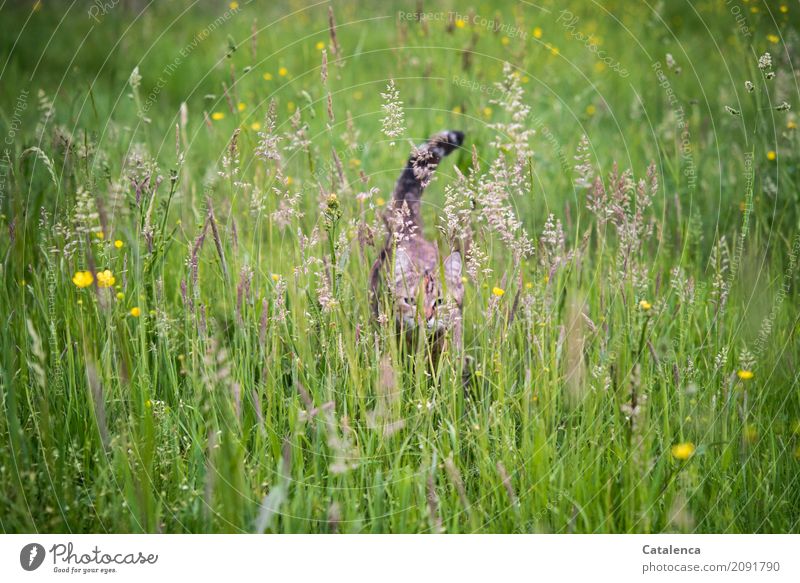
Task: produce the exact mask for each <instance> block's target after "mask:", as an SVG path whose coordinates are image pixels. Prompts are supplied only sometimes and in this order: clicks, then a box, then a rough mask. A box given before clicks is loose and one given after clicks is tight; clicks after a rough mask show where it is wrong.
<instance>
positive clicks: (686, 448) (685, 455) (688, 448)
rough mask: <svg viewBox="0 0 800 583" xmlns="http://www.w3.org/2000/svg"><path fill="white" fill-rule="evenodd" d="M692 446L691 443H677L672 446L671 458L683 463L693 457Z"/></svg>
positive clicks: (693, 448)
mask: <svg viewBox="0 0 800 583" xmlns="http://www.w3.org/2000/svg"><path fill="white" fill-rule="evenodd" d="M694 450H695V447H694V444H693V443H692V442H691V441H687V442H686V443H677V444H675V445H673V446H672V457H674V458H675V459H676V460H681V461H685V460H688V459H689V458H690V457H692V456H693V455H694Z"/></svg>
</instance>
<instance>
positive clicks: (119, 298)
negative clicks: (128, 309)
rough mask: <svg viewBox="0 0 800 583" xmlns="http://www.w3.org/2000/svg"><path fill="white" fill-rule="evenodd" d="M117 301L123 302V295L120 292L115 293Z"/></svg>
mask: <svg viewBox="0 0 800 583" xmlns="http://www.w3.org/2000/svg"><path fill="white" fill-rule="evenodd" d="M117 299H118V300H124V299H125V294H124V293H122V292H117Z"/></svg>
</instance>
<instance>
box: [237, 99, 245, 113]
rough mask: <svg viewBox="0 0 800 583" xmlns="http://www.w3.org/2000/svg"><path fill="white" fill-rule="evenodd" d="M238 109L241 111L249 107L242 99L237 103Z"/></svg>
mask: <svg viewBox="0 0 800 583" xmlns="http://www.w3.org/2000/svg"><path fill="white" fill-rule="evenodd" d="M236 109H238V110H239V111H244V110H245V109H247V105H245V104H244V103H242V102H241V101H240V102H239V103H237V104H236Z"/></svg>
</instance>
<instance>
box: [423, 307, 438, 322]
mask: <svg viewBox="0 0 800 583" xmlns="http://www.w3.org/2000/svg"><path fill="white" fill-rule="evenodd" d="M435 311H436V309H435V308H434V307H433V306H430V307H429V308H425V319H426V320H430V319H431V318H433V313H434V312H435Z"/></svg>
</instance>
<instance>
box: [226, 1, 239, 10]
mask: <svg viewBox="0 0 800 583" xmlns="http://www.w3.org/2000/svg"><path fill="white" fill-rule="evenodd" d="M228 6H230V7H231V10H238V9H239V3H238V2H236V1H234V2H231V3H230V4H228Z"/></svg>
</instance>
